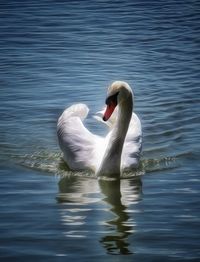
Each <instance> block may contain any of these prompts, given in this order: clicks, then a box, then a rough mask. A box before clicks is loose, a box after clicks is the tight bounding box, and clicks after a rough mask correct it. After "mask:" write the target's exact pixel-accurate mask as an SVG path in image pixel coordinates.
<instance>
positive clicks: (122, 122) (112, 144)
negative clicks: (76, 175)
mask: <svg viewBox="0 0 200 262" xmlns="http://www.w3.org/2000/svg"><path fill="white" fill-rule="evenodd" d="M118 106H119V109H118V116H117V121H116V123H115V125H114V127H113V130H112V132H111V135H110V139H109V141H108V146H107V148H106V151H105V154H104V157H103V160H102V162H101V164H100V167H99V169H98V171H97V175H98V176H105V177H115V178H119V177H120V166H121V154H122V149H123V145H124V140H125V137H126V133H127V130H128V127H129V122H130V119H131V116H132V108H133V101H132V96H130V97H129V98H128V99H127V100H126V101H124V102H122V103H120V104H119V105H118Z"/></svg>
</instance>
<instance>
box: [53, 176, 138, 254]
mask: <svg viewBox="0 0 200 262" xmlns="http://www.w3.org/2000/svg"><path fill="white" fill-rule="evenodd" d="M120 187H121V188H120ZM141 188H142V186H141V180H140V178H137V179H123V180H121V181H120V180H115V181H105V180H100V181H97V179H91V178H84V177H76V176H70V177H63V178H61V179H60V181H59V194H58V197H57V200H58V202H59V203H64V206H63V208H61V210H60V211H61V220H62V224H63V225H64V226H65V230H64V231H65V235H66V237H75V234H77V235H76V237H78V236H82V237H86V238H89V237H90V236H89V235H90V234H91V235H92V237H93V238H94V236H95V238H97V240H98V241H99V242H100V243H101V244H102V246H103V247H104V248H105V249H106V251H107V252H108V253H111V254H131V251H130V244H129V242H128V241H129V239H128V236H129V235H130V234H132V233H133V232H134V225H135V223H134V218H133V216H132V213H129V211H131V209H133V208H134V207H133V206H132V205H133V204H134V203H136V201H138V199H139V198H140V193H141ZM102 196H103V197H102ZM102 200H103V201H102ZM91 224H92V225H95V227H94V229H93V231H92V232H90V230H91ZM77 225H78V226H77ZM71 232H73V236H72V233H71ZM86 232H87V233H86ZM95 232H96V234H95ZM102 234H103V236H102ZM94 248H95V247H94Z"/></svg>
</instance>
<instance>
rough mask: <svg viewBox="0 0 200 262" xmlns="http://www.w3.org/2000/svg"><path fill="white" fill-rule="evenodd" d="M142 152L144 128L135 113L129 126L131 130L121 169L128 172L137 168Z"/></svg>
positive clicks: (128, 133)
mask: <svg viewBox="0 0 200 262" xmlns="http://www.w3.org/2000/svg"><path fill="white" fill-rule="evenodd" d="M141 150H142V128H141V123H140V119H139V118H138V116H137V115H136V114H135V113H133V114H132V118H131V121H130V124H129V129H128V132H127V135H126V138H125V142H124V146H123V151H122V163H121V169H122V170H127V169H132V168H136V167H137V166H138V164H139V159H140V154H141Z"/></svg>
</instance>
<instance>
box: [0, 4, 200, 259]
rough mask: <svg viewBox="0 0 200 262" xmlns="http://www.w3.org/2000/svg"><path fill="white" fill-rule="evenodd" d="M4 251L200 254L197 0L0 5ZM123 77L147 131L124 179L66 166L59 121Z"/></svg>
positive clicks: (63, 255) (23, 255)
mask: <svg viewBox="0 0 200 262" xmlns="http://www.w3.org/2000/svg"><path fill="white" fill-rule="evenodd" d="M0 33H1V38H0V149H1V150H0V167H1V169H0V214H1V215H0V259H1V260H2V261H36V260H37V261H46V260H47V261H140V262H142V261H161V260H162V261H199V259H200V245H199V243H200V222H199V216H200V210H199V193H200V184H199V182H200V178H199V170H200V163H199V153H200V146H199V141H200V133H199V130H200V125H199V123H200V114H199V104H200V88H199V83H200V72H199V68H200V52H199V48H200V45H199V43H200V42H199V36H200V2H199V1H197V0H183V1H178V0H177V1H173V0H165V1H145V0H144V1H138V0H134V1H130V0H122V1H106V0H100V1H97V0H94V1H87V0H85V1H78V0H77V1H53V0H51V1H50V0H46V1H45V0H40V1H25V0H20V1H19V0H15V1H13V0H10V1H4V0H2V1H1V3H0ZM114 80H125V81H127V82H128V83H129V84H130V85H131V86H132V87H133V90H134V93H135V104H134V108H135V112H136V113H137V114H138V116H139V117H140V119H141V122H142V127H143V155H142V159H141V163H140V167H139V169H138V170H137V171H136V172H135V171H133V172H131V173H129V174H128V175H127V174H125V175H123V177H122V179H121V181H120V183H119V182H118V183H117V182H111V181H103V182H98V180H97V179H96V178H95V177H94V175H91V174H87V173H85V174H78V173H73V172H69V171H67V170H66V169H65V166H64V164H63V161H62V154H61V152H60V149H59V147H58V142H57V137H56V122H57V119H58V117H59V115H60V114H61V112H62V111H63V110H64V108H65V107H67V106H70V105H71V104H73V103H76V102H82V103H86V104H87V105H88V107H89V108H90V113H89V116H88V119H87V120H86V125H87V127H88V128H89V129H90V130H91V131H92V132H95V133H97V134H101V135H102V134H105V132H106V130H105V129H104V128H103V126H101V124H99V123H97V122H96V120H95V119H94V118H92V115H93V114H94V113H95V112H96V111H98V110H100V109H101V108H102V107H103V106H104V101H105V96H106V89H107V86H108V85H109V84H110V83H111V82H112V81H114Z"/></svg>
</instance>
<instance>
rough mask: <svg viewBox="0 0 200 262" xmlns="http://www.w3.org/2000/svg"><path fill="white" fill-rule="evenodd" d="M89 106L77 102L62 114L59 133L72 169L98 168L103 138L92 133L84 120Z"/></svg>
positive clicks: (64, 152) (61, 144) (65, 158)
mask: <svg viewBox="0 0 200 262" xmlns="http://www.w3.org/2000/svg"><path fill="white" fill-rule="evenodd" d="M88 111H89V109H88V107H87V106H86V105H84V104H77V105H73V106H71V107H69V108H67V109H66V110H65V111H64V112H63V114H62V115H61V116H60V118H59V120H58V124H57V134H58V140H59V144H60V148H61V150H62V151H63V154H64V160H65V161H66V163H67V164H68V166H69V168H70V169H72V170H85V169H89V170H93V171H95V170H96V165H97V164H98V161H99V156H98V152H99V150H98V148H99V146H100V145H102V142H103V141H102V140H103V138H101V137H99V136H96V135H94V134H92V133H91V132H90V131H89V130H88V129H87V128H86V127H85V126H84V125H83V122H82V121H83V120H84V118H85V117H86V116H87V114H88Z"/></svg>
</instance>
